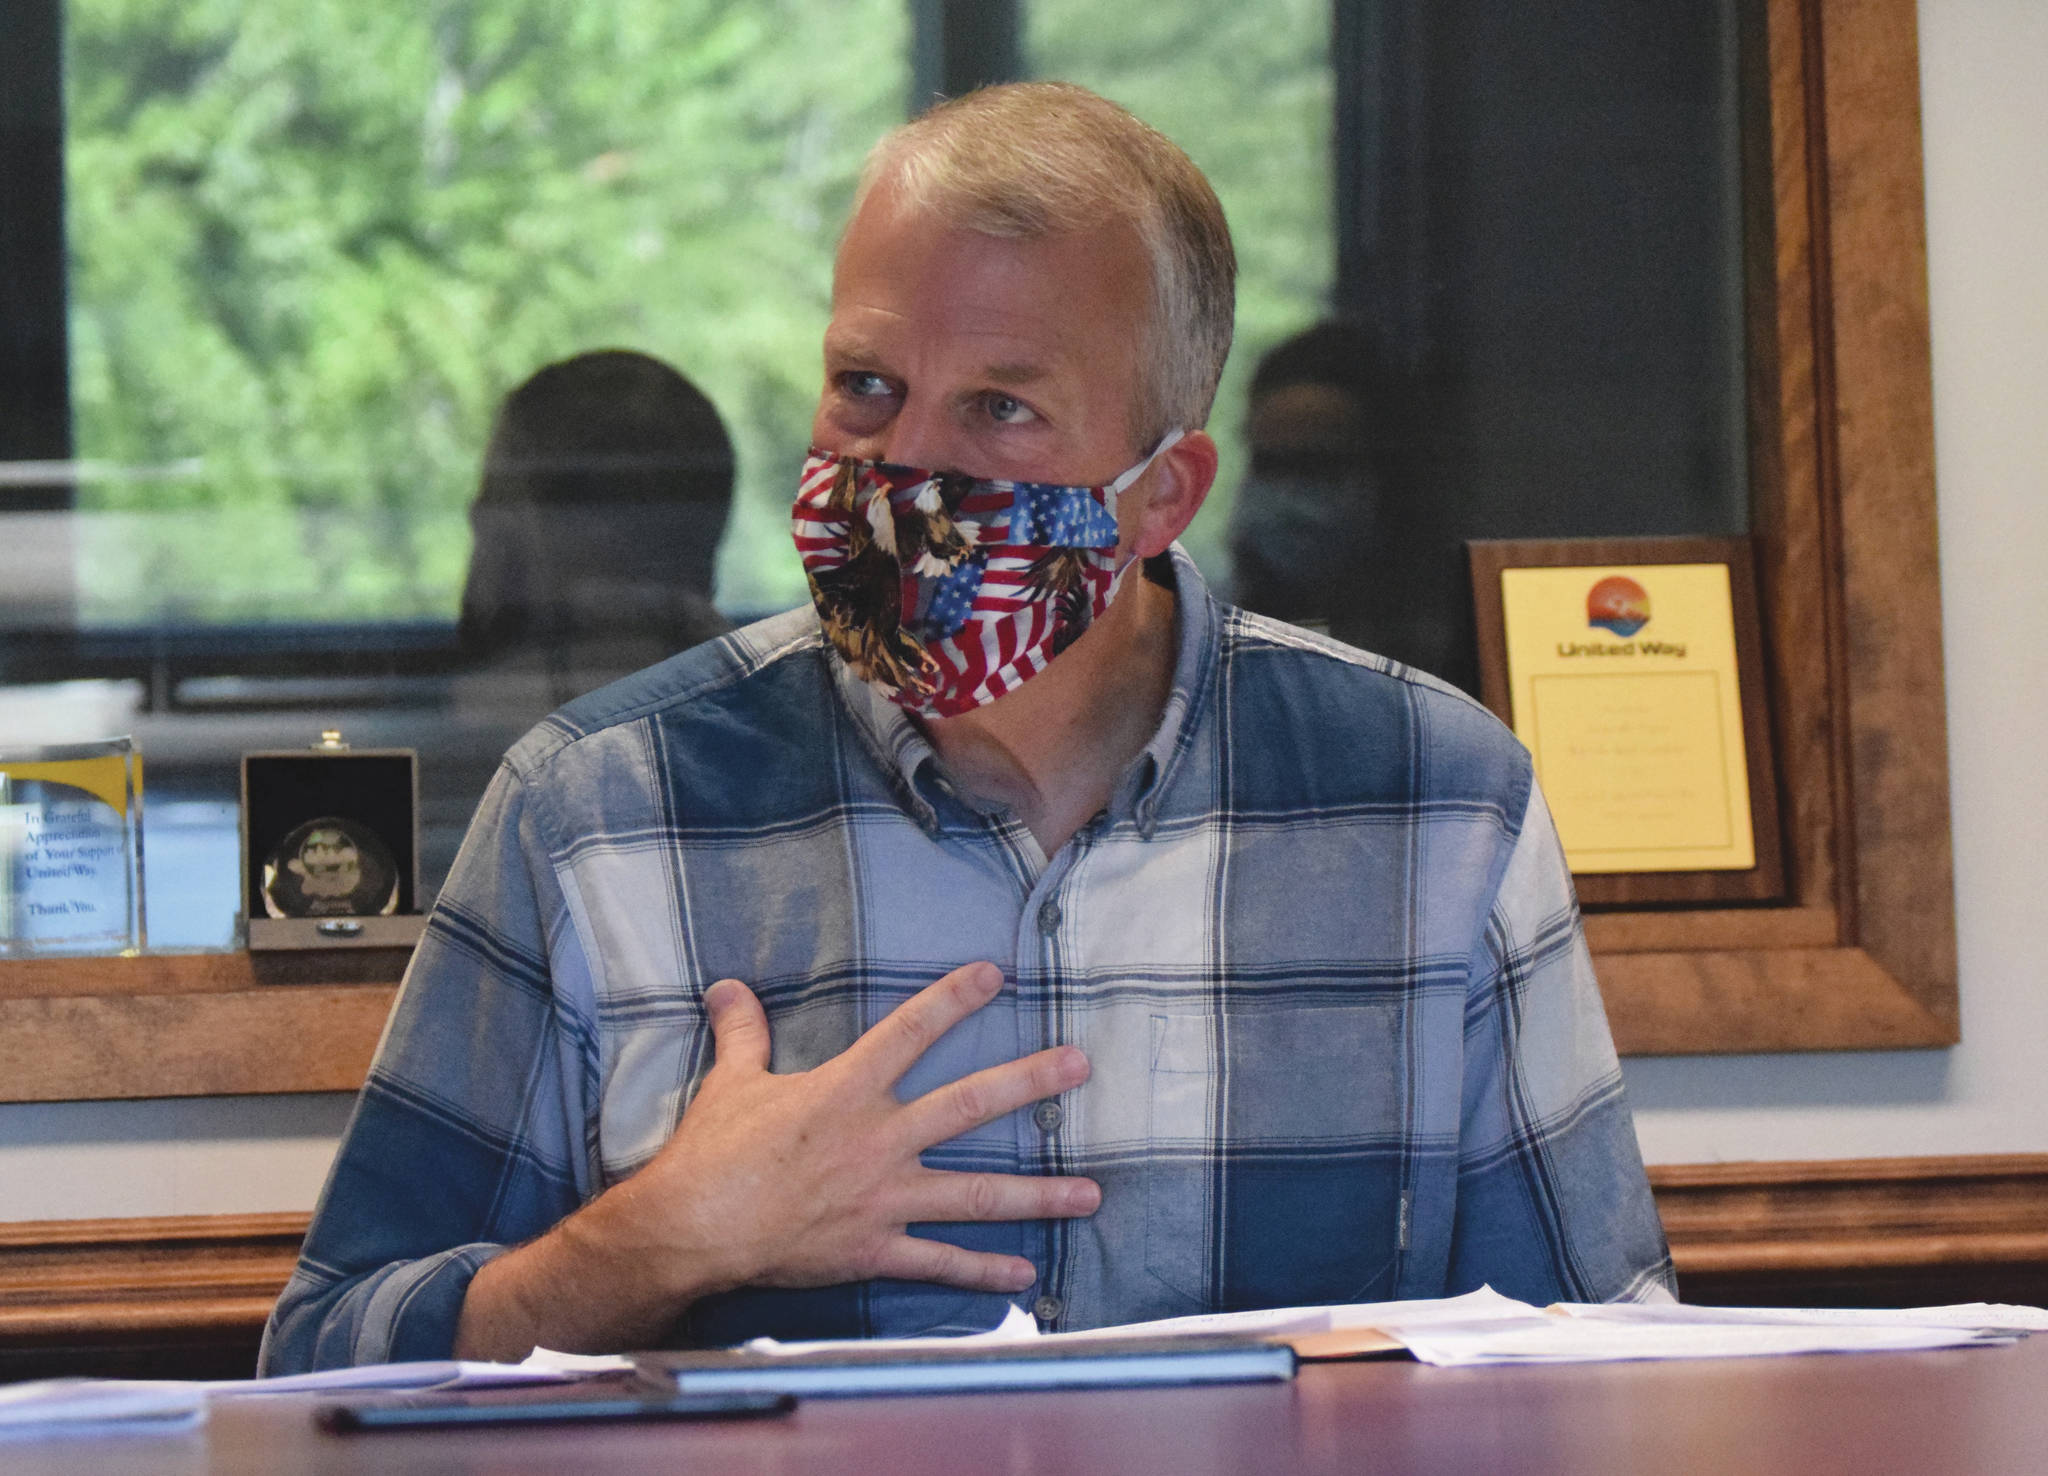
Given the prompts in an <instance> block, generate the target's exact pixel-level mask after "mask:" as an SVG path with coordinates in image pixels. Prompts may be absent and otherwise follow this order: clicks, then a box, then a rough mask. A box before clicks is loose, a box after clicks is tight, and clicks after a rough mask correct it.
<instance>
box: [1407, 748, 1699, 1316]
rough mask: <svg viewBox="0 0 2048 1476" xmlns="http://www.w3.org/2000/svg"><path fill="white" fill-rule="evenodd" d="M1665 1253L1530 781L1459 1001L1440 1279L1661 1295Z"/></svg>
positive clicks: (1575, 924) (1596, 997)
mask: <svg viewBox="0 0 2048 1476" xmlns="http://www.w3.org/2000/svg"><path fill="white" fill-rule="evenodd" d="M1673 1280H1674V1278H1673V1275H1672V1268H1671V1255H1670V1251H1669V1249H1668V1248H1667V1246H1666V1244H1665V1240H1664V1230H1663V1226H1662V1224H1661V1223H1660V1222H1659V1220H1658V1218H1657V1206H1656V1203H1655V1201H1654V1200H1653V1199H1652V1198H1651V1195H1650V1185H1649V1180H1648V1177H1647V1176H1646V1175H1645V1173H1644V1171H1643V1160H1642V1152H1641V1150H1640V1148H1638V1146H1637V1143H1636V1135H1635V1124H1634V1122H1633V1120H1632V1119H1631V1118H1630V1116H1629V1111H1628V1106H1627V1104H1626V1103H1625V1102H1624V1101H1623V1100H1622V1085H1621V1063H1620V1062H1619V1061H1618V1060H1617V1059H1616V1057H1615V1054H1614V1042H1613V1038H1612V1036H1610V1034H1609V1033H1608V1028H1607V1014H1606V1010H1605V1008H1604V1007H1603V1006H1602V1004H1601V1001H1600V991H1599V986H1598V985H1597V983H1596V982H1595V981H1594V977H1593V960H1592V957H1591V955H1590V954H1589V953H1588V952H1587V949H1586V938H1585V933H1584V931H1583V929H1582V928H1581V927H1580V925H1579V911H1578V903H1577V900H1576V897H1575V894H1574V893H1573V890H1572V884H1571V875H1570V873H1569V871H1568V870H1567V869H1566V866H1565V860H1564V851H1563V848H1562V847H1561V846H1560V845H1559V843H1558V839H1557V831H1556V828H1555V826H1554V824H1553V823H1552V821H1551V817H1550V810H1549V807H1548V806H1547V805H1546V804H1545V803H1544V800H1543V795H1542V793H1541V791H1540V790H1538V789H1537V787H1536V786H1535V785H1534V784H1533V783H1532V784H1531V785H1530V787H1529V801H1528V807H1527V812H1526V814H1525V815H1524V817H1523V823H1522V827H1521V830H1520V833H1519V834H1518V835H1517V837H1516V839H1515V844H1514V850H1513V853H1512V854H1511V855H1510V857H1509V859H1508V863H1507V866H1506V868H1505V870H1504V872H1503V874H1502V877H1501V883H1500V889H1499V892H1498V893H1497V894H1496V896H1495V899H1494V905H1493V908H1492V911H1491V914H1490V916H1489V918H1488V922H1487V928H1486V935H1485V937H1484V939H1483V940H1482V942H1481V945H1480V947H1479V948H1478V949H1477V950H1476V951H1475V954H1474V958H1473V964H1472V972H1471V977H1470V979H1469V983H1468V990H1467V994H1466V1003H1465V1080H1464V1087H1463V1101H1462V1104H1461V1122H1460V1152H1459V1165H1458V1201H1457V1213H1456V1217H1455V1221H1454V1224H1453V1228H1452V1244H1451V1263H1450V1276H1449V1286H1448V1287H1447V1291H1448V1292H1449V1293H1450V1294H1452V1295H1456V1294H1459V1293H1462V1292H1466V1291H1470V1290H1473V1289H1474V1288H1476V1287H1479V1286H1481V1285H1491V1286H1492V1287H1493V1288H1494V1289H1495V1290H1496V1291H1499V1292H1503V1293H1505V1294H1506V1295H1508V1296H1512V1297H1518V1298H1520V1299H1521V1300H1523V1301H1526V1302H1533V1303H1535V1304H1536V1305H1538V1306H1544V1305H1547V1304H1548V1303H1551V1302H1556V1301H1573V1302H1604V1301H1623V1300H1641V1299H1644V1298H1658V1297H1660V1296H1661V1295H1662V1294H1663V1293H1666V1292H1669V1291H1671V1290H1672V1288H1673Z"/></svg>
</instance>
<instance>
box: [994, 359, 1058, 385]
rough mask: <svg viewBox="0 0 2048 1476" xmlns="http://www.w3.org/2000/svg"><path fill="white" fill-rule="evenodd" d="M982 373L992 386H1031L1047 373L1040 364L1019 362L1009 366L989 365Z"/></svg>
mask: <svg viewBox="0 0 2048 1476" xmlns="http://www.w3.org/2000/svg"><path fill="white" fill-rule="evenodd" d="M982 373H983V374H984V375H985V376H986V377H987V378H988V380H989V381H990V382H991V383H993V384H1032V383H1035V382H1036V381H1038V380H1041V379H1043V378H1045V376H1046V373H1047V371H1046V368H1045V366H1044V365H1042V364H1032V363H1027V362H1023V361H1019V362H1017V363H1011V364H991V365H989V366H988V368H986V369H984V370H983V371H982Z"/></svg>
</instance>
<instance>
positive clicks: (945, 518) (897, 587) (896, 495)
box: [791, 451, 1117, 717]
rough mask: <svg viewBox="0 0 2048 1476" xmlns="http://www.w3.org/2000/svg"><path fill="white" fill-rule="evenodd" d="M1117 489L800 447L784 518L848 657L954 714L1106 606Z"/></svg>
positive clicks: (911, 697)
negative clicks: (798, 472)
mask: <svg viewBox="0 0 2048 1476" xmlns="http://www.w3.org/2000/svg"><path fill="white" fill-rule="evenodd" d="M1116 498H1117V494H1116V491H1115V489H1114V488H1113V487H1067V486H1056V485H1052V484H1049V483H1039V482H1011V481H984V480H976V479H974V478H971V477H966V476H961V475H959V474H957V473H952V472H933V471H927V470H924V469H922V468H915V467H903V466H894V465H890V464H889V463H886V462H876V461H860V460H856V459H854V458H852V457H841V456H834V455H832V454H830V453H828V452H823V451H813V452H812V453H811V455H810V458H809V459H808V460H807V461H806V462H805V463H804V470H803V475H802V477H801V479H800V480H799V482H798V486H797V497H796V507H795V509H794V511H793V513H792V515H791V530H792V532H793V533H794V535H795V538H796V550H797V555H798V557H799V558H800V559H802V561H803V566H804V573H805V575H806V576H807V577H808V578H809V580H810V587H811V599H812V602H813V603H814V604H815V605H816V606H817V610H818V618H819V620H820V621H821V622H822V623H823V625H824V629H825V635H826V638H827V639H828V640H830V641H831V643H832V646H833V648H834V649H835V650H837V651H838V652H839V654H840V656H841V657H842V658H843V659H844V660H845V661H846V663H847V665H848V666H849V667H850V668H852V670H853V671H854V673H855V674H856V675H858V676H860V677H861V678H862V679H863V680H866V681H868V682H872V683H874V684H875V685H876V686H877V687H879V688H880V689H881V690H882V691H883V692H885V693H886V694H887V695H888V696H889V697H890V698H891V700H893V701H895V702H896V703H898V704H899V705H900V706H902V707H905V708H908V709H909V710H911V711H913V712H917V713H921V714H923V715H924V716H927V717H953V716H956V715H957V714H959V713H963V712H967V711H970V710H971V709H973V708H976V707H979V706H981V705H982V704H983V703H987V702H993V701H994V700H995V699H996V698H998V697H1000V696H1002V695H1003V694H1004V693H1006V692H1009V691H1012V690H1014V689H1015V688H1016V687H1017V686H1018V685H1019V684H1020V683H1022V682H1024V681H1026V680H1028V679H1029V678H1031V677H1033V676H1035V675H1037V674H1038V673H1039V672H1041V671H1043V670H1044V669H1045V668H1046V667H1047V666H1048V665H1049V664H1050V663H1051V661H1052V659H1053V658H1054V657H1055V656H1057V655H1058V654H1059V653H1060V652H1061V651H1064V650H1065V649H1066V648H1067V647H1068V646H1069V645H1071V644H1072V643H1073V642H1074V640H1075V639H1077V638H1078V637H1079V636H1080V635H1081V633H1082V632H1083V631H1085V630H1087V628H1088V627H1089V626H1090V625H1091V624H1093V623H1094V621H1095V619H1096V617H1097V616H1099V615H1100V614H1101V613H1102V612H1103V610H1104V609H1106V608H1107V607H1108V605H1109V601H1110V597H1111V595H1112V594H1113V593H1114V591H1115V587H1116V575H1117V570H1116V568H1115V558H1116V545H1117V527H1116Z"/></svg>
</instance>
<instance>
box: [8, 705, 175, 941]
mask: <svg viewBox="0 0 2048 1476" xmlns="http://www.w3.org/2000/svg"><path fill="white" fill-rule="evenodd" d="M147 943H148V934H147V928H146V924H145V919H144V912H143V899H142V755H141V754H140V753H138V752H137V751H136V748H135V744H134V742H133V740H131V739H128V738H109V739H107V740H106V741H105V742H102V743H72V744H62V745H53V746H49V747H41V748H19V749H4V748H0V953H5V954H7V955H8V956H11V957H17V958H21V957H35V956H38V955H45V954H94V953H138V952H140V951H141V950H142V949H143V948H144V947H145V946H146V945H147Z"/></svg>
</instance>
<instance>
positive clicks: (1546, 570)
mask: <svg viewBox="0 0 2048 1476" xmlns="http://www.w3.org/2000/svg"><path fill="white" fill-rule="evenodd" d="M1467 549H1468V552H1469V557H1470V560H1471V568H1472V592H1473V602H1474V606H1475V610H1476V613H1477V616H1478V626H1479V656H1480V662H1479V668H1480V689H1481V695H1482V697H1483V698H1484V699H1485V701H1486V705H1487V706H1488V707H1490V708H1492V709H1493V711H1494V712H1495V713H1496V714H1497V715H1498V716H1499V717H1500V719H1501V720H1502V721H1503V722H1505V723H1507V724H1508V725H1509V726H1510V727H1512V728H1513V729H1514V730H1515V736H1516V737H1518V738H1520V739H1521V740H1522V742H1523V743H1524V744H1525V745H1526V746H1527V747H1528V749H1529V752H1530V754H1531V755H1532V756H1533V758H1534V760H1535V764H1536V774H1537V778H1538V780H1539V782H1540V783H1541V784H1542V786H1543V792H1544V795H1545V797H1546V798H1547V799H1548V800H1549V802H1550V808H1551V813H1552V814H1553V815H1554V816H1555V818H1556V820H1557V829H1558V835H1559V838H1560V839H1561V840H1562V841H1563V842H1564V849H1565V859H1566V861H1567V862H1568V863H1569V865H1570V866H1571V869H1572V874H1573V877H1574V878H1575V880H1576V882H1577V885H1578V890H1579V900H1580V901H1581V902H1583V903H1586V904H1588V905H1591V906H1599V905H1602V904H1615V905H1635V904H1641V903H1646V902H1647V903H1655V902H1664V903H1673V902H1681V903H1682V902H1698V903H1727V902H1767V901H1776V900H1778V899H1780V898H1782V897H1783V896H1784V894H1785V865H1784V855H1783V849H1782V845H1781V841H1780V836H1779V819H1778V782H1777V775H1776V771H1775V766H1774V764H1773V762H1772V750H1771V732H1770V721H1769V714H1768V712H1767V711H1766V703H1765V697H1764V692H1765V685H1764V680H1763V668H1762V665H1761V661H1762V650H1761V646H1762V638H1761V628H1760V625H1759V622H1758V618H1757V601H1756V578H1755V572H1754V566H1753V564H1752V560H1751V553H1750V547H1749V543H1748V540H1746V539H1739V538H1737V539H1722V538H1657V539H1623V538H1603V539H1588V540H1582V541H1575V542H1508V541H1495V542H1475V543H1470V544H1468V545H1467Z"/></svg>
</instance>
